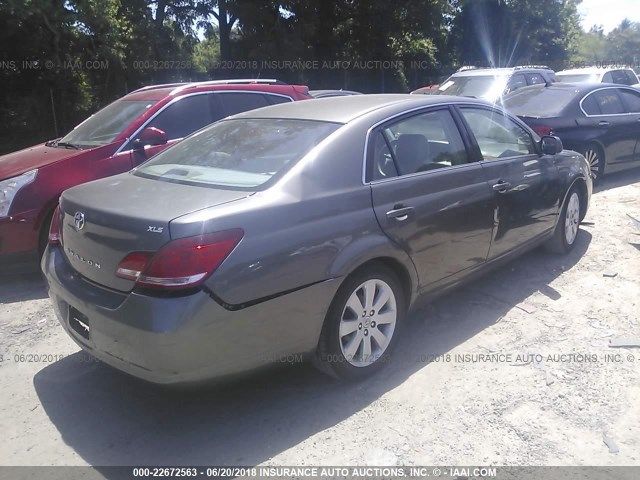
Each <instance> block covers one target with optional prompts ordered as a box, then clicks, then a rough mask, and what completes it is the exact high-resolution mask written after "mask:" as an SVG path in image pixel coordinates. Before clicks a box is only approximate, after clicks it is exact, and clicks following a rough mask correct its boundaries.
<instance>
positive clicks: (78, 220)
mask: <svg viewBox="0 0 640 480" xmlns="http://www.w3.org/2000/svg"><path fill="white" fill-rule="evenodd" d="M73 222H74V223H75V224H76V230H82V228H83V227H84V213H82V212H76V214H75V215H74V216H73Z"/></svg>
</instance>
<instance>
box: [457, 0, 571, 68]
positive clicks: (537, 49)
mask: <svg viewBox="0 0 640 480" xmlns="http://www.w3.org/2000/svg"><path fill="white" fill-rule="evenodd" d="M580 1H581V0H473V1H471V0H456V1H455V2H454V7H455V9H456V11H457V14H456V15H455V18H454V20H453V26H452V32H451V37H450V48H451V50H453V51H454V52H455V55H456V58H457V59H458V60H459V61H460V63H462V64H477V65H485V66H492V67H504V66H513V65H518V64H528V63H545V64H549V65H551V66H554V65H560V64H562V63H564V62H566V61H567V60H568V59H569V58H570V56H571V55H572V53H573V52H574V51H575V49H576V47H577V45H576V40H577V38H578V35H579V33H580V31H581V29H580V18H579V15H578V10H577V6H578V4H579V3H580Z"/></svg>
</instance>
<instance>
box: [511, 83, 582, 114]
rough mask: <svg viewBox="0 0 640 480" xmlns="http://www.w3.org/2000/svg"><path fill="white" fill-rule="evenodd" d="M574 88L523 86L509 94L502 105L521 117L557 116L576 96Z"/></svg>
mask: <svg viewBox="0 0 640 480" xmlns="http://www.w3.org/2000/svg"><path fill="white" fill-rule="evenodd" d="M576 95H577V94H576V92H575V91H573V90H561V89H557V88H553V87H550V88H539V87H529V88H521V89H520V90H516V91H515V92H513V93H511V94H509V95H507V96H506V97H505V98H504V99H503V100H502V106H503V107H504V108H506V109H507V110H509V111H510V112H511V113H513V114H515V115H518V116H520V117H522V116H527V117H536V118H542V117H557V116H559V115H560V114H561V113H562V111H563V110H564V109H565V108H566V107H567V106H568V105H569V104H570V103H571V101H572V100H573V99H574V98H575V97H576Z"/></svg>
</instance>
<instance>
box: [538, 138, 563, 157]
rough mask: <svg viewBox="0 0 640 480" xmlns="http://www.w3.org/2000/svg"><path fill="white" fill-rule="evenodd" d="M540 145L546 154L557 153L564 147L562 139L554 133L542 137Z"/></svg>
mask: <svg viewBox="0 0 640 480" xmlns="http://www.w3.org/2000/svg"><path fill="white" fill-rule="evenodd" d="M540 147H541V149H542V153H544V154H545V155H555V154H557V153H560V152H561V151H562V150H563V149H564V147H563V146H562V140H560V139H559V138H558V137H555V136H553V135H545V136H544V137H542V140H540Z"/></svg>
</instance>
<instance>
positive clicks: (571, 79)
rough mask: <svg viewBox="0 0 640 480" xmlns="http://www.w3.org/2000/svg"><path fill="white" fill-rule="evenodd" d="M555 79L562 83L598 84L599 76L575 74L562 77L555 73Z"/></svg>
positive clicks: (594, 74) (596, 74)
mask: <svg viewBox="0 0 640 480" xmlns="http://www.w3.org/2000/svg"><path fill="white" fill-rule="evenodd" d="M556 78H557V79H558V81H559V82H564V83H585V82H589V83H599V82H600V74H598V73H576V74H573V75H571V74H567V75H563V74H562V73H560V74H558V73H556Z"/></svg>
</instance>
